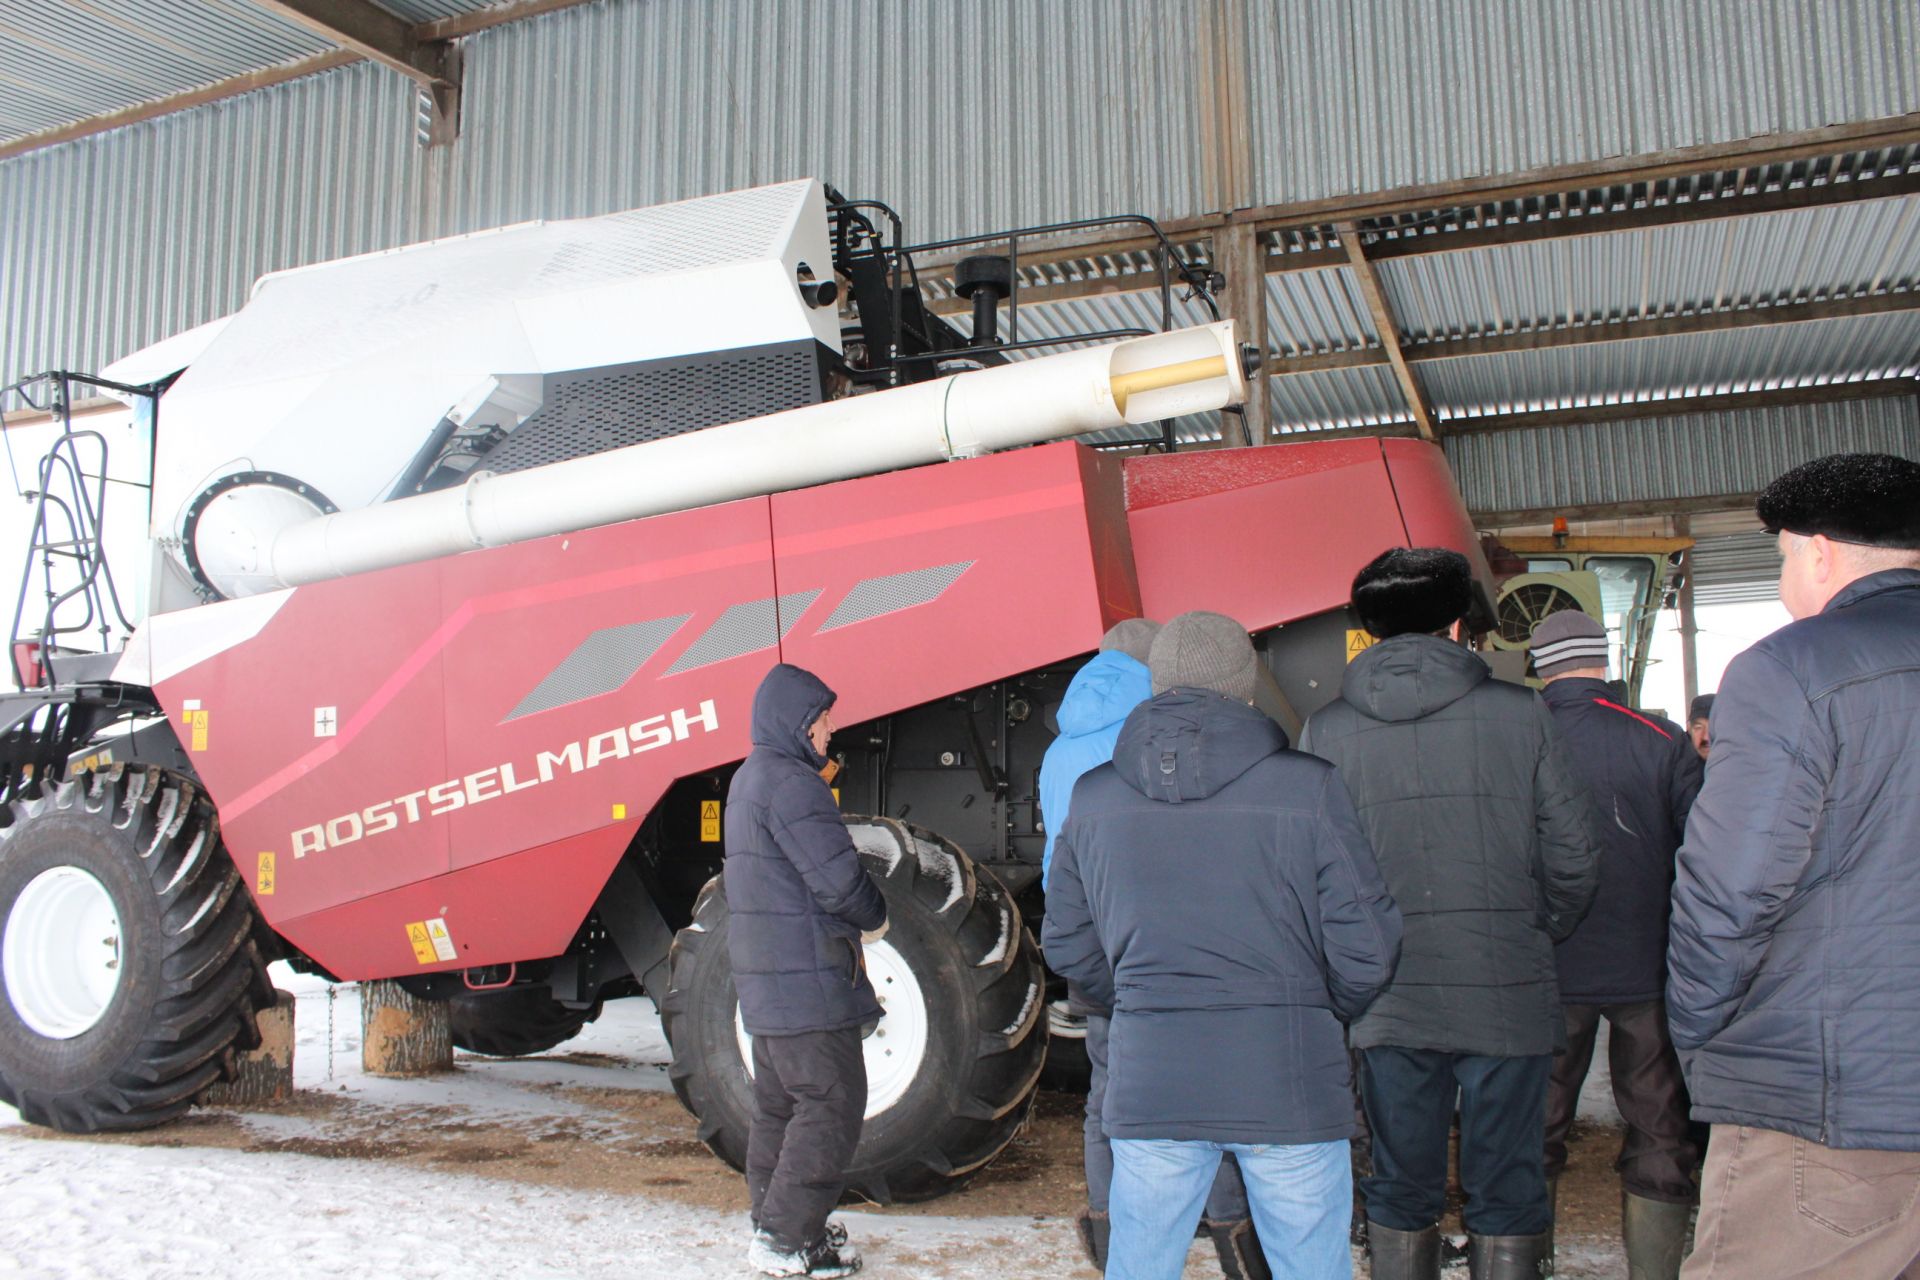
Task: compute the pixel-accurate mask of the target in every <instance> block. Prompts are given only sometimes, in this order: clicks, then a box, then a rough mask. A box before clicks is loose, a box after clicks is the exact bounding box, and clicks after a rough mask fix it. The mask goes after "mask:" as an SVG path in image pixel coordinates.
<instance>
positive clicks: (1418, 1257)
mask: <svg viewBox="0 0 1920 1280" xmlns="http://www.w3.org/2000/svg"><path fill="white" fill-rule="evenodd" d="M1367 1244H1368V1247H1369V1248H1370V1250H1371V1251H1372V1254H1373V1271H1372V1273H1371V1274H1372V1276H1373V1280H1440V1224H1439V1223H1437V1222H1436V1223H1435V1224H1434V1225H1432V1226H1430V1227H1427V1228H1426V1229H1424V1230H1421V1231H1395V1230H1394V1229H1393V1228H1392V1227H1383V1226H1381V1225H1380V1224H1379V1223H1377V1222H1375V1221H1373V1219H1371V1218H1369V1219H1367Z"/></svg>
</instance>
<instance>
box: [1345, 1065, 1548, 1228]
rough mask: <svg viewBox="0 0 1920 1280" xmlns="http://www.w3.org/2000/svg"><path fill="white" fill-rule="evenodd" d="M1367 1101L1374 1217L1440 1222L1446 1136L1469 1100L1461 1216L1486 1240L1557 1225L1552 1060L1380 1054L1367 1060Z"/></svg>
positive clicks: (1411, 1223)
mask: <svg viewBox="0 0 1920 1280" xmlns="http://www.w3.org/2000/svg"><path fill="white" fill-rule="evenodd" d="M1360 1058H1361V1074H1360V1095H1361V1098H1362V1099H1363V1100H1364V1101H1365V1103H1366V1108H1367V1125H1368V1127H1369V1128H1371V1129H1372V1130H1373V1176H1372V1177H1370V1178H1367V1179H1365V1180H1364V1181H1362V1183H1361V1184H1360V1185H1361V1190H1362V1191H1364V1192H1365V1193H1366V1200H1367V1217H1369V1218H1371V1219H1372V1220H1373V1221H1375V1222H1377V1223H1379V1224H1380V1225H1381V1226H1383V1227H1391V1228H1392V1229H1393V1230H1395V1231H1422V1230H1425V1229H1426V1228H1427V1227H1430V1226H1432V1225H1433V1224H1434V1223H1435V1222H1436V1221H1438V1220H1439V1217H1440V1212H1441V1210H1442V1209H1444V1208H1445V1207H1446V1196H1447V1130H1448V1129H1449V1128H1451V1127H1452V1124H1453V1100H1454V1096H1455V1094H1456V1093H1457V1094H1458V1096H1459V1098H1460V1186H1461V1188H1462V1189H1463V1190H1465V1191H1466V1193H1467V1204H1466V1208H1465V1209H1464V1210H1463V1211H1462V1213H1461V1216H1462V1217H1463V1218H1464V1219H1466V1224H1467V1230H1468V1231H1469V1232H1470V1233H1472V1234H1474V1235H1481V1236H1530V1235H1537V1234H1538V1233H1540V1232H1542V1231H1545V1230H1546V1229H1547V1227H1548V1226H1549V1225H1550V1224H1551V1223H1552V1221H1553V1217H1552V1211H1551V1209H1550V1208H1549V1207H1548V1205H1547V1176H1546V1169H1545V1166H1546V1158H1545V1157H1546V1152H1545V1143H1544V1142H1543V1141H1542V1139H1543V1137H1544V1134H1545V1131H1546V1114H1547V1077H1548V1074H1549V1073H1550V1072H1551V1070H1552V1066H1553V1059H1552V1058H1551V1057H1549V1056H1548V1055H1547V1054H1544V1053H1543V1054H1538V1055H1535V1056H1529V1057H1522V1058H1501V1057H1488V1056H1482V1055H1478V1054H1464V1053H1442V1052H1439V1051H1438V1050H1433V1049H1399V1048H1391V1047H1384V1046H1383V1047H1380V1048H1375V1049H1364V1050H1362V1051H1361V1054H1360Z"/></svg>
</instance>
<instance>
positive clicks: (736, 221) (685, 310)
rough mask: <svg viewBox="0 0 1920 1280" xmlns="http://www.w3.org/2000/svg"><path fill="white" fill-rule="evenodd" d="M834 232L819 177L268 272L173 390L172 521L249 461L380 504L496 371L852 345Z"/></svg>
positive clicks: (161, 526)
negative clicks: (834, 275)
mask: <svg viewBox="0 0 1920 1280" xmlns="http://www.w3.org/2000/svg"><path fill="white" fill-rule="evenodd" d="M828 230H829V228H828V217H827V206H826V197H825V194H824V189H823V188H822V186H821V184H819V183H818V182H815V181H813V180H806V181H800V182H788V183H781V184H778V185H775V186H769V187H759V188H754V189H752V190H748V191H738V192H731V193H728V194H724V195H717V196H707V197H702V198H700V199H696V200H686V201H681V202H679V203H677V204H670V205H662V206H656V207H653V208H647V209H636V210H631V211H628V212H624V213H614V214H607V215H603V216H600V217H593V218H582V219H577V220H572V221H556V222H544V223H528V224H522V225H519V226H515V227H510V228H506V229H502V230H499V231H494V232H490V233H484V234H474V235H468V236H462V237H458V238H454V239H448V240H440V241H433V242H429V243H425V244H420V245H413V246H409V247H406V248H402V249H395V250H390V251H386V252H382V253H375V254H365V255H361V256H359V257H355V258H347V259H341V260H339V261H336V262H328V263H322V264H318V265H315V266H311V267H303V268H299V269H295V270H289V271H283V272H278V273H275V274H273V275H270V276H267V277H265V278H263V279H262V280H261V282H260V283H259V284H258V285H257V286H256V287H255V289H254V292H253V296H252V298H251V299H250V301H249V302H248V303H247V305H246V306H245V307H243V308H242V309H241V310H240V311H239V312H238V313H236V315H235V316H234V317H233V318H232V320H231V322H230V323H229V324H228V325H227V326H226V327H225V328H224V329H223V330H222V332H221V333H220V334H219V336H218V338H217V339H216V340H215V341H213V342H211V343H210V344H208V345H207V346H206V347H205V349H204V351H203V352H202V353H201V354H200V355H199V358H198V359H197V360H195V361H194V363H193V364H192V366H191V367H190V368H188V369H187V371H186V373H185V374H184V375H183V376H182V377H181V378H180V380H179V381H178V382H177V383H176V384H175V385H174V387H173V389H172V390H171V391H170V392H169V393H168V395H167V399H166V406H165V409H164V410H163V413H162V419H163V421H164V423H165V424H166V425H165V426H164V427H163V430H164V431H166V432H167V433H168V435H169V438H170V441H171V447H170V448H168V449H165V450H162V451H161V452H160V454H159V456H158V459H157V466H156V473H155V488H154V533H155V535H156V536H160V537H167V536H180V535H181V534H182V533H183V530H184V522H185V521H186V519H187V518H188V515H189V513H190V511H191V510H192V504H193V503H194V502H195V501H196V500H198V499H199V498H200V497H201V496H202V495H203V494H205V493H206V491H207V490H208V488H209V486H211V485H212V484H214V483H216V482H217V481H219V480H220V479H221V478H222V477H224V476H227V475H229V474H233V473H239V472H272V473H275V474H277V475H281V476H287V477H292V478H294V479H296V480H298V481H299V482H300V483H301V484H303V485H305V486H307V487H308V488H310V489H312V490H313V491H315V492H318V493H321V494H324V495H325V496H326V497H327V499H328V500H329V501H330V502H331V503H332V504H333V506H335V507H337V508H339V509H341V510H351V509H354V508H358V507H363V506H366V505H368V504H370V503H374V502H377V501H380V500H382V499H383V497H384V496H385V495H386V494H387V493H388V491H389V489H390V487H391V486H392V485H393V484H394V482H395V481H396V479H397V478H398V477H400V476H401V475H402V474H403V473H404V472H405V470H406V468H407V466H408V465H409V462H410V461H411V460H412V459H413V458H414V457H415V455H416V454H417V453H418V452H419V451H420V450H421V449H422V447H423V446H424V444H425V443H426V442H427V441H428V440H429V439H430V438H431V437H432V436H433V434H434V432H435V430H436V427H437V425H438V424H439V423H440V422H441V420H442V419H443V418H444V417H445V416H446V415H448V413H449V411H450V410H452V409H453V408H454V407H456V406H458V405H460V404H462V403H463V402H464V401H465V400H466V399H468V398H469V397H470V396H471V395H472V394H473V392H474V390H475V388H476V387H480V386H482V385H483V384H486V383H487V382H488V380H489V379H500V378H505V377H523V378H527V379H532V380H534V381H535V382H538V380H539V379H540V378H542V377H544V376H545V375H549V374H557V373H563V372H570V371H575V370H589V369H603V368H610V367H615V366H622V365H627V364H634V363H642V362H648V361H659V360H669V359H678V358H683V357H690V356H700V355H706V354H709V353H714V352H721V351H730V350H736V349H739V348H742V347H751V346H764V345H772V344H787V345H790V346H792V345H798V344H818V345H821V346H824V347H827V348H829V349H833V350H838V349H839V344H840V334H839V317H838V315H837V314H836V313H835V312H833V311H832V310H831V309H822V308H814V307H810V306H809V305H808V304H807V302H806V301H805V300H804V299H803V297H802V296H801V292H800V285H799V271H798V268H799V267H800V266H801V265H802V264H805V265H807V266H808V267H809V268H810V269H812V270H813V271H814V272H815V273H816V274H830V273H831V271H832V246H831V242H830V240H829V235H828ZM535 407H537V406H535ZM519 420H521V419H520V418H518V417H513V418H503V419H502V420H501V421H499V422H497V423H485V424H480V425H490V426H496V427H498V428H499V429H501V430H505V431H511V430H512V429H513V428H514V427H515V426H516V425H517V423H518V421H519Z"/></svg>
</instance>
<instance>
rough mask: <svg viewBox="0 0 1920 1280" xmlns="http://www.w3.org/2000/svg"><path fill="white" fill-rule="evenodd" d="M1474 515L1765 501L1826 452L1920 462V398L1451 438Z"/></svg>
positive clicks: (1452, 458) (1451, 456)
mask: <svg viewBox="0 0 1920 1280" xmlns="http://www.w3.org/2000/svg"><path fill="white" fill-rule="evenodd" d="M1445 447H1446V451H1447V460H1448V461H1449V462H1450V463H1452V464H1453V473H1454V478H1455V479H1456V480H1457V481H1458V482H1459V485H1460V491H1461V493H1462V494H1463V495H1464V496H1465V498H1466V500H1467V508H1468V509H1469V510H1470V511H1473V512H1476V513H1482V512H1486V513H1491V512H1516V511H1553V510H1557V509H1568V508H1573V507H1582V506H1591V505H1595V504H1599V503H1616V502H1618V503H1632V502H1651V501H1656V500H1660V499H1669V498H1680V499H1693V498H1699V499H1709V498H1721V497H1729V496H1735V495H1743V494H1751V493H1757V492H1758V491H1759V490H1761V489H1763V488H1765V487H1766V485H1767V484H1768V483H1769V482H1770V481H1772V480H1773V478H1774V477H1775V476H1778V475H1779V474H1780V473H1781V472H1783V471H1786V470H1788V469H1789V468H1792V467H1796V466H1798V465H1799V464H1801V463H1802V462H1808V461H1811V460H1812V459H1814V458H1818V457H1820V456H1822V455H1824V454H1829V453H1843V452H1868V453H1894V454H1900V455H1902V456H1904V457H1909V458H1920V399H1916V398H1913V397H1899V398H1889V399H1878V400H1849V401H1842V402H1839V403H1836V404H1821V405H1806V406H1794V407H1784V406H1783V407H1774V408H1766V409H1751V410H1743V411H1739V412H1730V413H1707V414H1680V415H1677V416H1675V417H1671V418H1641V419H1632V420H1629V421H1624V422H1601V423H1587V424H1583V425H1579V426H1566V427H1549V428H1539V429H1534V430H1528V431H1487V432H1463V433H1461V434H1458V435H1451V436H1448V437H1446V439H1445Z"/></svg>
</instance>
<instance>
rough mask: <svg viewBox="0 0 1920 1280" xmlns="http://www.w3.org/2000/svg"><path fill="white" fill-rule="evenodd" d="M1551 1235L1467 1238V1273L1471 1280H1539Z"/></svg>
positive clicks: (1544, 1273)
mask: <svg viewBox="0 0 1920 1280" xmlns="http://www.w3.org/2000/svg"><path fill="white" fill-rule="evenodd" d="M1552 1240H1553V1237H1552V1233H1551V1232H1547V1231H1542V1232H1541V1233H1540V1234H1539V1235H1537V1236H1476V1235H1472V1234H1469V1235H1468V1236H1467V1274H1468V1275H1469V1276H1471V1277H1472V1280H1539V1277H1541V1276H1544V1275H1546V1274H1547V1267H1548V1266H1549V1263H1548V1261H1547V1249H1548V1247H1549V1246H1550V1245H1551V1244H1552Z"/></svg>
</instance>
